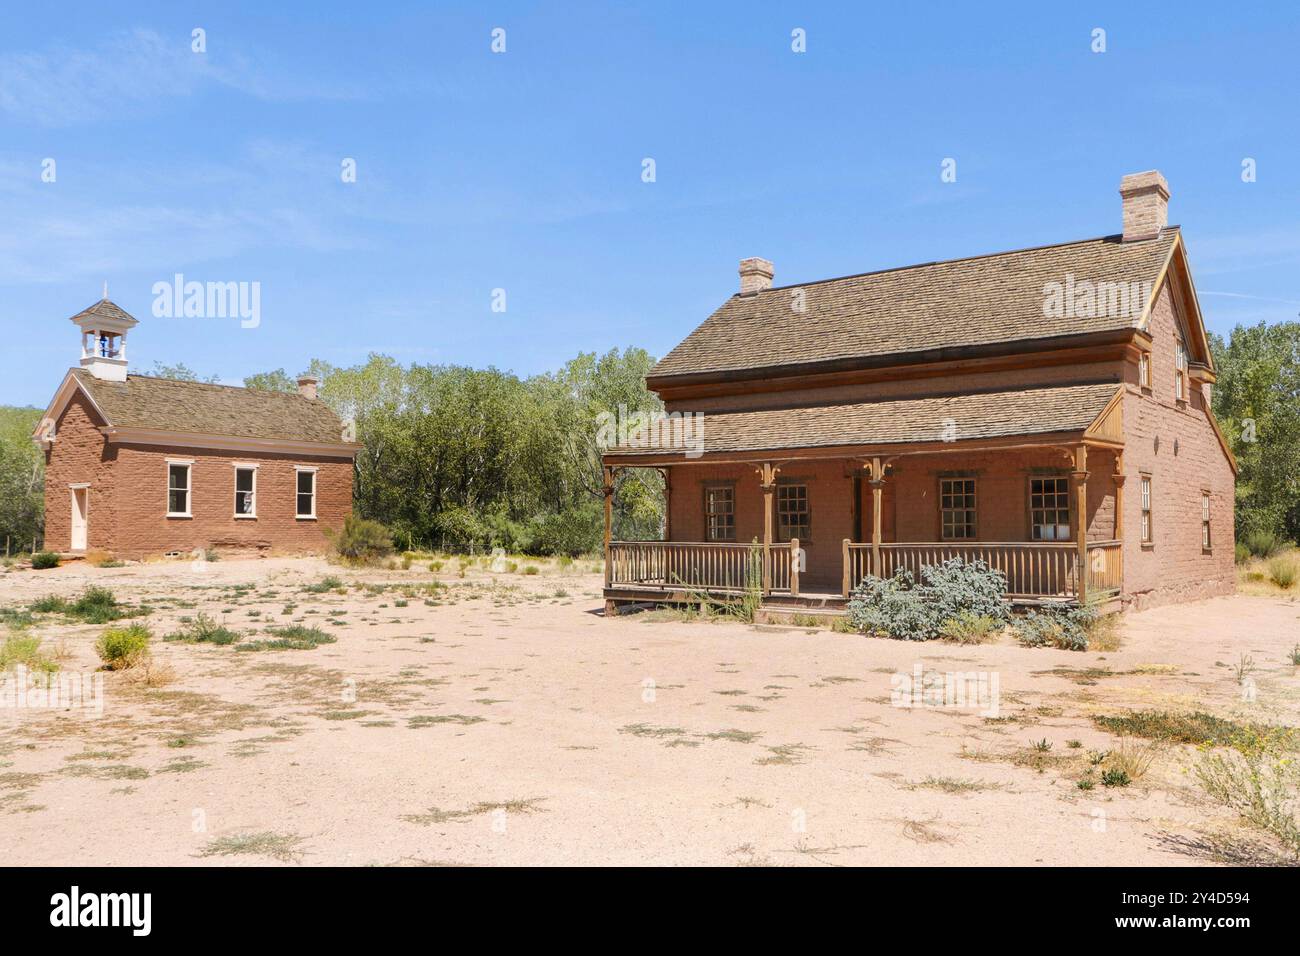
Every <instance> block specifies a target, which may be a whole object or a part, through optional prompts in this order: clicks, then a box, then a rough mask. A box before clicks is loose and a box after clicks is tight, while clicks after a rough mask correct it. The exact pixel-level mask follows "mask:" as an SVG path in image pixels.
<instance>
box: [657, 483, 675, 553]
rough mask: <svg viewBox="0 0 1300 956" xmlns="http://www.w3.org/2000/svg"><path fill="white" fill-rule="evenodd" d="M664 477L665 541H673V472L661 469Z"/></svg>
mask: <svg viewBox="0 0 1300 956" xmlns="http://www.w3.org/2000/svg"><path fill="white" fill-rule="evenodd" d="M659 473H660V474H661V475H663V476H664V540H665V541H671V540H673V470H672V469H671V468H660V469H659Z"/></svg>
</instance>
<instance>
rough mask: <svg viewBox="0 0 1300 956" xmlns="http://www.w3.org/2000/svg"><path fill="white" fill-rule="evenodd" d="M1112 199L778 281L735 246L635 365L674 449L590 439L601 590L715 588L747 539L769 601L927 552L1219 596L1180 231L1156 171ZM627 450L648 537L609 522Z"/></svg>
mask: <svg viewBox="0 0 1300 956" xmlns="http://www.w3.org/2000/svg"><path fill="white" fill-rule="evenodd" d="M1120 196H1121V199H1122V213H1123V216H1122V225H1123V231H1122V233H1120V234H1118V235H1108V236H1104V237H1102V238H1097V239H1085V240H1083V241H1079V242H1068V243H1063V244H1060V245H1052V246H1041V247H1036V248H1031V249H1020V250H1016V251H1012V252H1004V253H997V254H993V255H983V256H977V257H974V258H968V259H956V260H951V261H946V262H933V263H926V264H924V265H917V266H911V267H906V268H900V269H889V270H886V271H882V272H870V273H865V274H862V275H854V276H847V277H844V278H837V279H826V280H821V281H816V282H808V283H804V284H800V285H795V286H785V287H774V286H773V284H772V279H773V275H774V269H773V266H772V263H771V262H768V261H767V260H764V259H744V260H742V261H741V263H740V291H739V292H738V293H737V294H735V295H733V296H732V297H731V298H729V299H728V300H727V301H726V302H724V303H723V304H722V306H721V307H720V308H719V309H717V311H715V312H714V313H713V314H712V315H711V316H709V317H708V319H706V320H705V321H704V323H703V324H702V325H700V326H699V327H698V328H696V329H695V331H693V332H692V333H691V334H690V335H689V336H687V338H686V339H685V340H684V341H683V342H682V343H681V344H680V345H678V346H677V347H676V348H674V349H673V350H672V351H671V352H670V353H669V354H668V355H667V356H666V357H665V358H663V359H662V360H661V361H660V362H659V363H658V365H657V366H656V367H655V368H654V369H653V371H652V372H651V374H650V375H649V376H648V377H647V380H646V383H647V385H648V387H649V388H651V389H652V390H654V391H655V392H657V393H658V394H659V396H660V397H661V398H662V399H663V401H664V404H665V407H666V410H667V412H668V413H669V414H670V415H674V414H683V415H688V416H691V417H690V419H689V420H687V422H686V424H690V425H698V427H696V428H694V434H693V436H692V437H693V439H694V440H693V441H692V442H691V443H690V447H689V448H681V447H667V446H666V445H665V443H664V442H663V441H654V440H648V441H639V442H638V441H628V442H625V443H624V444H623V445H622V446H617V447H613V448H610V449H609V450H608V452H607V453H606V454H605V456H604V464H605V494H606V542H607V544H606V570H605V597H606V600H607V602H608V604H609V605H610V606H611V607H613V606H616V605H617V604H619V603H625V602H631V601H638V600H641V601H644V600H665V599H668V600H672V599H677V600H681V599H684V598H689V597H690V596H691V595H692V594H693V593H698V592H699V591H701V590H703V591H709V592H717V593H722V594H726V593H735V592H736V591H737V590H740V589H741V588H743V587H745V585H746V580H747V578H749V577H751V576H752V575H753V566H754V562H755V552H756V550H757V549H758V548H760V547H761V558H760V561H761V565H760V566H761V587H762V591H763V596H764V601H765V602H766V603H768V604H769V605H772V606H792V605H793V606H829V607H834V606H842V605H843V601H844V600H845V599H847V597H848V596H849V593H850V591H851V590H852V589H853V588H854V587H855V586H856V585H857V584H858V583H859V582H860V581H861V580H862V579H863V578H864V576H866V575H868V574H874V575H877V576H880V577H889V576H891V575H893V574H894V573H895V571H896V570H897V569H899V568H906V569H908V570H910V571H911V572H912V573H913V574H914V575H915V574H917V573H918V572H919V571H920V569H921V568H922V567H923V566H925V565H927V564H934V563H936V562H938V561H941V560H945V559H948V558H952V557H963V558H966V559H968V560H970V559H981V560H984V561H986V562H987V563H989V564H990V565H991V566H993V567H996V568H999V569H1000V570H1002V571H1003V572H1004V573H1005V574H1006V577H1007V583H1008V592H1009V594H1010V595H1011V597H1012V598H1013V599H1014V600H1016V601H1017V602H1018V603H1022V604H1035V603H1046V602H1075V601H1080V600H1083V599H1086V598H1087V597H1088V596H1089V595H1093V596H1100V597H1101V598H1103V599H1104V600H1105V602H1106V603H1107V604H1109V605H1110V606H1112V607H1114V606H1119V605H1121V604H1123V605H1135V606H1139V607H1142V606H1148V605H1152V604H1158V603H1163V602H1169V601H1179V600H1189V599H1193V598H1197V597H1202V596H1208V595H1214V594H1222V593H1226V592H1229V591H1231V590H1232V589H1233V587H1234V582H1235V578H1234V572H1233V495H1234V485H1235V480H1236V479H1235V476H1236V463H1235V461H1234V459H1233V456H1232V454H1231V452H1230V451H1229V449H1228V445H1227V443H1226V441H1225V439H1224V436H1223V434H1222V433H1221V432H1220V430H1219V427H1218V425H1217V424H1216V422H1215V420H1214V415H1213V413H1212V412H1211V410H1210V391H1211V388H1212V386H1213V383H1214V380H1215V374H1214V362H1213V359H1212V358H1211V356H1210V350H1209V344H1208V342H1207V339H1206V333H1205V325H1204V323H1203V321H1202V317H1201V310H1200V306H1199V303H1198V302H1197V297H1196V290H1195V288H1194V286H1193V284H1192V277H1191V272H1190V269H1189V267H1188V261H1187V253H1186V250H1185V247H1184V241H1183V235H1182V232H1181V230H1180V229H1179V228H1178V227H1177V226H1169V225H1168V224H1167V208H1168V201H1169V188H1168V185H1167V183H1166V182H1165V179H1164V177H1163V176H1161V175H1160V173H1158V172H1154V171H1153V172H1146V173H1138V174H1135V175H1131V176H1125V177H1124V178H1123V182H1122V183H1121V185H1120ZM674 427H676V431H674V430H673V428H663V427H656V429H655V430H654V431H655V432H657V433H658V435H659V436H660V437H661V438H662V436H663V435H665V434H670V435H671V434H675V435H678V436H680V435H683V434H685V433H686V431H690V430H691V429H689V428H686V427H685V425H684V424H683V423H681V422H678V423H675V426H674ZM701 429H702V431H701ZM627 467H654V468H659V469H660V470H661V471H662V472H663V474H664V477H665V481H666V484H667V488H668V508H667V512H668V518H667V522H666V533H665V535H664V538H665V540H663V541H654V542H650V541H615V540H612V539H611V535H610V520H609V518H610V514H611V508H610V505H609V502H610V501H611V500H612V498H613V496H614V495H615V494H616V493H617V478H618V473H619V471H620V470H621V469H623V468H627Z"/></svg>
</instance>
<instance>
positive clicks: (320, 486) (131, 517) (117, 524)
mask: <svg viewBox="0 0 1300 956" xmlns="http://www.w3.org/2000/svg"><path fill="white" fill-rule="evenodd" d="M100 424H101V423H100V422H99V421H98V420H97V419H96V417H95V415H94V412H93V410H92V409H91V408H90V407H89V405H88V403H86V402H85V400H84V398H83V397H82V396H81V395H80V394H77V395H76V396H75V397H74V398H73V400H72V401H71V402H70V403H69V404H68V408H67V410H66V411H65V412H64V414H63V415H62V416H61V418H60V420H59V423H58V431H57V436H58V437H57V439H56V440H55V442H54V445H53V446H52V448H51V450H50V451H49V452H48V453H47V455H46V477H45V507H46V519H45V539H46V546H47V547H49V548H51V549H53V550H60V551H66V550H68V548H69V546H70V544H71V497H70V492H69V490H68V485H69V483H80V482H89V483H90V486H91V487H90V508H89V523H88V528H87V547H88V548H90V549H100V550H104V551H109V552H112V553H113V554H116V555H118V556H121V557H132V558H139V557H145V556H148V555H157V554H163V553H165V552H168V551H181V552H190V551H193V550H195V549H201V548H209V547H214V548H217V549H219V550H220V549H229V550H240V551H244V550H259V551H267V550H273V551H288V552H316V551H323V550H325V549H326V548H327V546H328V540H327V538H326V536H325V533H324V532H325V529H326V528H339V527H341V526H342V524H343V519H344V518H345V517H346V516H347V515H348V514H350V513H351V511H352V462H351V461H349V460H346V459H337V458H323V457H319V456H312V455H284V454H266V453H254V452H229V451H221V450H212V449H207V450H205V449H194V448H180V447H175V448H166V447H158V446H143V445H110V444H108V443H107V442H106V441H105V440H104V436H103V435H102V434H101V433H100V432H99V431H98V427H99V426H100ZM168 458H175V459H182V460H186V461H193V463H194V464H193V466H192V468H191V472H190V488H191V502H190V512H191V514H192V515H193V517H191V518H168V517H167V516H166V512H167V459H168ZM235 462H240V463H247V464H253V465H257V466H258V471H257V495H256V510H257V517H256V518H255V519H249V518H236V517H235V516H234V510H235V469H234V463H235ZM295 465H307V466H312V467H315V468H316V469H317V472H316V520H314V521H313V520H308V519H299V518H297V517H295V514H294V512H295V507H296V498H295V470H294V466H295Z"/></svg>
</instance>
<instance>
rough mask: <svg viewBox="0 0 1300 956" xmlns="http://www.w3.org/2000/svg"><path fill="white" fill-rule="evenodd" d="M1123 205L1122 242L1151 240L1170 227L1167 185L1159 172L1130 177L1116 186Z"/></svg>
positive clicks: (1132, 174)
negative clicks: (1166, 227)
mask: <svg viewBox="0 0 1300 956" xmlns="http://www.w3.org/2000/svg"><path fill="white" fill-rule="evenodd" d="M1119 194H1120V197H1121V198H1122V199H1123V201H1124V241H1125V242H1132V241H1133V240H1135V239H1154V238H1155V237H1156V236H1158V235H1160V231H1161V230H1162V229H1164V228H1165V226H1167V225H1169V184H1168V183H1167V182H1165V177H1164V176H1162V175H1160V173H1159V171H1158V170H1155V169H1152V170H1148V171H1147V172H1145V173H1129V174H1128V175H1127V176H1125V177H1124V178H1123V179H1122V180H1120V184H1119Z"/></svg>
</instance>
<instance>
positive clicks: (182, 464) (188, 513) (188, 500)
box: [163, 458, 194, 518]
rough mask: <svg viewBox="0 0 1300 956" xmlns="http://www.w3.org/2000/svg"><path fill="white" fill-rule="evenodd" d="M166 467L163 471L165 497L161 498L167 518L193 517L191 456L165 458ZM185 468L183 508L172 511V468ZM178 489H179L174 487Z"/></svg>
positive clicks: (192, 468)
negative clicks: (182, 509)
mask: <svg viewBox="0 0 1300 956" xmlns="http://www.w3.org/2000/svg"><path fill="white" fill-rule="evenodd" d="M166 462H167V467H166V470H165V471H164V472H163V475H164V478H165V487H166V494H167V497H166V498H165V499H163V506H164V508H165V509H166V515H167V517H168V518H193V517H194V459H193V458H168V459H166ZM173 468H184V469H185V510H184V511H172V469H173ZM176 490H178V491H179V490H180V489H176Z"/></svg>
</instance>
